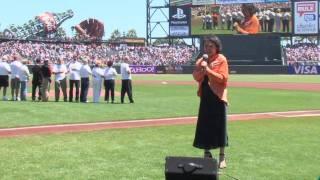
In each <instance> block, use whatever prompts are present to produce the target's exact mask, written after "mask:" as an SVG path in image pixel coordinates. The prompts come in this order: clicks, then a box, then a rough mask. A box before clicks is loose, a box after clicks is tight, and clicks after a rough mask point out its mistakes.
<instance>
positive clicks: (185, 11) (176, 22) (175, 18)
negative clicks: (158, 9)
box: [169, 7, 191, 37]
mask: <svg viewBox="0 0 320 180" xmlns="http://www.w3.org/2000/svg"><path fill="white" fill-rule="evenodd" d="M169 16H170V18H169V34H170V36H175V37H184V36H185V37H186V36H189V35H190V18H191V9H190V8H189V7H170V9H169Z"/></svg>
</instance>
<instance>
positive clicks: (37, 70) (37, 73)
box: [32, 58, 42, 101]
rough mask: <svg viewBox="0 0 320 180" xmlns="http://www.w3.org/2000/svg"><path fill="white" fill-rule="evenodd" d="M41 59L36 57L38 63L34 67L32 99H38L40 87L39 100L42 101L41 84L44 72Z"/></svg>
mask: <svg viewBox="0 0 320 180" xmlns="http://www.w3.org/2000/svg"><path fill="white" fill-rule="evenodd" d="M40 63H41V60H40V59H39V58H37V59H36V64H35V65H34V66H33V67H32V75H33V76H32V101H35V100H36V90H37V88H38V100H39V101H41V84H42V73H41V64H40Z"/></svg>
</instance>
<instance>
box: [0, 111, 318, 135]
mask: <svg viewBox="0 0 320 180" xmlns="http://www.w3.org/2000/svg"><path fill="white" fill-rule="evenodd" d="M311 116H320V110H311V111H289V112H267V113H250V114H235V115H229V117H228V119H229V121H240V120H256V119H273V118H292V117H311ZM196 120H197V119H196V117H181V118H164V119H150V120H135V121H120V122H99V123H82V124H64V125H50V126H33V127H20V128H7V129H0V137H13V136H25V135H37V134H59V133H70V132H84V131H97V130H105V129H124V128H139V127H153V126H169V125H183V124H195V123H196Z"/></svg>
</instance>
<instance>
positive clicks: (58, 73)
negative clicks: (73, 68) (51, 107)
mask: <svg viewBox="0 0 320 180" xmlns="http://www.w3.org/2000/svg"><path fill="white" fill-rule="evenodd" d="M67 73H68V69H67V66H66V65H65V64H64V61H63V59H62V58H59V59H58V60H57V64H55V65H54V66H53V70H52V74H54V75H55V81H54V92H55V100H56V102H58V101H59V98H60V89H61V91H62V93H63V101H64V102H67V100H68V95H67V78H66V74H67Z"/></svg>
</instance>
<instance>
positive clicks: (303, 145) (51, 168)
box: [0, 118, 320, 180]
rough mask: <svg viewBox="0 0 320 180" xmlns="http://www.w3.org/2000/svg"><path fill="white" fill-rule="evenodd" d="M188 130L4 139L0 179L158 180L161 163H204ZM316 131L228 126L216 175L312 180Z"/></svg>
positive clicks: (264, 123) (315, 124) (293, 124)
mask: <svg viewBox="0 0 320 180" xmlns="http://www.w3.org/2000/svg"><path fill="white" fill-rule="evenodd" d="M194 130H195V128H194V126H190V125H187V126H185V125H184V126H169V127H158V128H136V129H125V130H106V131H99V132H90V133H76V134H63V135H43V136H31V137H18V138H8V139H3V138H2V139H0V145H1V147H2V148H0V154H1V155H0V161H1V163H0V179H112V180H118V179H124V180H125V179H129V180H136V179H139V180H140V179H147V180H158V179H159V180H160V179H164V163H165V157H166V156H169V155H170V156H194V157H199V156H202V152H201V151H200V150H198V149H195V148H193V147H192V141H193V135H194ZM319 131H320V121H319V119H318V118H291V119H282V120H260V121H246V122H231V123H229V138H230V146H229V147H228V148H227V161H228V168H227V169H226V170H223V171H222V173H223V174H227V175H230V176H233V177H235V178H237V179H246V180H247V179H252V180H260V179H265V180H270V179H274V180H278V179H286V180H287V179H292V180H295V179H311V180H312V179H315V180H316V179H317V178H318V177H319V176H320V172H319V167H320V162H319V159H320V154H319V153H318V151H319ZM216 154H217V153H216V152H215V155H216ZM220 179H230V178H229V177H227V176H226V175H221V176H220Z"/></svg>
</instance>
